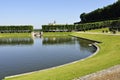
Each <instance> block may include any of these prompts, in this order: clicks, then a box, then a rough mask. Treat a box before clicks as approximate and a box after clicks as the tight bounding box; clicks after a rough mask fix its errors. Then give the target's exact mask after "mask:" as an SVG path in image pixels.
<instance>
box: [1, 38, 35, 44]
mask: <svg viewBox="0 0 120 80" xmlns="http://www.w3.org/2000/svg"><path fill="white" fill-rule="evenodd" d="M33 43H34V41H33V39H32V38H0V45H31V44H33Z"/></svg>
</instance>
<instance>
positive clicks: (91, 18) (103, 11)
mask: <svg viewBox="0 0 120 80" xmlns="http://www.w3.org/2000/svg"><path fill="white" fill-rule="evenodd" d="M80 19H81V21H80V22H77V23H75V24H80V23H89V22H98V21H105V20H116V19H120V0H118V1H117V2H115V3H113V4H112V5H108V6H106V7H104V8H98V9H96V10H94V11H92V12H90V13H82V14H81V15H80Z"/></svg>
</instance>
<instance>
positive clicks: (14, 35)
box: [0, 33, 31, 38]
mask: <svg viewBox="0 0 120 80" xmlns="http://www.w3.org/2000/svg"><path fill="white" fill-rule="evenodd" d="M17 37H18V38H24V37H25V38H26V37H31V33H0V38H17Z"/></svg>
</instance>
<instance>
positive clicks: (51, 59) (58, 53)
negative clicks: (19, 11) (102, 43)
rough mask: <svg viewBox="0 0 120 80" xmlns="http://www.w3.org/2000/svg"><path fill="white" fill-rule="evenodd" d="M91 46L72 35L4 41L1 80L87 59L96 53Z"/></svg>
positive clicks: (0, 47) (0, 44)
mask: <svg viewBox="0 0 120 80" xmlns="http://www.w3.org/2000/svg"><path fill="white" fill-rule="evenodd" d="M90 43H92V42H91V41H87V40H83V39H78V38H75V37H71V36H64V37H60V36H59V37H57V36H56V37H43V38H34V39H32V38H0V79H3V78H4V77H5V76H11V75H16V74H21V73H26V72H32V71H36V70H42V69H46V68H50V67H54V66H59V65H63V64H66V63H70V62H73V61H76V60H80V59H83V58H86V57H88V56H90V55H91V54H93V53H94V52H95V50H96V48H95V47H94V46H89V44H90Z"/></svg>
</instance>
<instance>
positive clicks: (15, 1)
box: [0, 0, 116, 29]
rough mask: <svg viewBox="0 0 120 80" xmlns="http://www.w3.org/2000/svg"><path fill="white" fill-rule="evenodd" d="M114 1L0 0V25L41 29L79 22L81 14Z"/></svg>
mask: <svg viewBox="0 0 120 80" xmlns="http://www.w3.org/2000/svg"><path fill="white" fill-rule="evenodd" d="M114 2H116V0H0V25H27V24H30V25H33V26H34V27H35V28H38V29H39V28H41V25H43V24H48V23H51V22H53V21H54V20H55V21H56V22H57V24H66V23H67V24H73V23H74V22H78V21H80V19H79V16H80V14H81V13H83V12H86V13H87V12H91V11H93V10H95V9H97V8H102V7H104V6H106V5H109V4H112V3H114Z"/></svg>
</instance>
